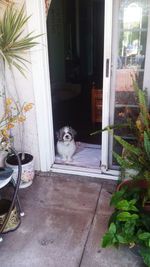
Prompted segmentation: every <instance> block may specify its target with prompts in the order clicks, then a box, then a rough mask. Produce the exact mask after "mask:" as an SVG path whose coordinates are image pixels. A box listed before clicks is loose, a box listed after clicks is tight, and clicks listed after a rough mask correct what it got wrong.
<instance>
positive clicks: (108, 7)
mask: <svg viewBox="0 0 150 267" xmlns="http://www.w3.org/2000/svg"><path fill="white" fill-rule="evenodd" d="M112 1H113V0H105V25H106V28H105V44H107V45H105V49H104V70H106V59H108V58H109V60H110V62H109V64H110V65H109V75H108V77H106V76H105V71H104V87H105V90H104V91H103V101H104V102H103V106H104V107H109V94H110V92H109V87H110V66H111V25H112ZM26 10H27V15H31V14H32V16H31V18H30V20H29V22H28V27H29V31H33V30H34V29H35V32H37V33H38V34H39V33H45V34H43V35H42V36H40V37H39V39H38V40H39V45H38V46H37V48H36V50H37V51H35V48H33V49H32V50H31V65H32V78H33V88H34V89H33V90H34V95H35V107H36V119H37V130H38V141H39V157H40V170H41V171H50V170H52V171H56V172H65V173H74V174H80V175H88V176H93V177H99V178H107V179H114V180H116V179H117V176H118V172H114V171H112V172H111V171H110V170H107V166H108V165H107V164H108V133H107V132H105V133H103V134H102V147H103V148H102V149H103V156H102V165H103V166H104V170H103V173H102V170H99V171H94V170H93V171H92V170H90V169H89V171H88V169H86V170H85V168H79V167H77V168H76V167H73V166H71V167H69V166H68V167H66V166H64V167H63V166H61V168H55V167H56V166H55V165H54V168H51V167H52V165H53V163H54V160H55V149H54V132H53V119H52V99H51V87H50V75H49V61H48V44H47V35H46V33H47V28H46V16H45V3H44V0H41V1H37V0H32V1H31V0H26ZM106 12H110V15H109V16H108V15H107V16H106ZM107 14H108V13H107ZM108 124H109V109H106V108H103V127H105V126H107V125H108ZM105 173H107V175H105Z"/></svg>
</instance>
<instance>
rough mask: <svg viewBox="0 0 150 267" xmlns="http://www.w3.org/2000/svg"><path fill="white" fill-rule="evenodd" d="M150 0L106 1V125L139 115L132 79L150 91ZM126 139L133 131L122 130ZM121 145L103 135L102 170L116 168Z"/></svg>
mask: <svg viewBox="0 0 150 267" xmlns="http://www.w3.org/2000/svg"><path fill="white" fill-rule="evenodd" d="M149 5H150V4H149V1H146V0H135V1H133V0H128V1H126V0H116V1H110V0H106V1H105V44H104V49H105V50H104V78H103V79H104V82H103V84H104V86H103V88H104V89H103V128H104V127H106V126H107V125H112V124H118V123H123V122H124V121H125V119H126V116H132V117H135V118H136V116H137V114H138V110H137V105H136V102H135V98H134V89H133V86H132V78H136V79H137V82H138V85H139V87H140V88H141V89H143V88H147V90H148V94H149V92H150V85H149V84H150V83H149V81H150V80H149V79H150V78H149V73H148V70H149V67H150V62H149V58H150V55H149V54H150V49H148V46H149V39H150V16H149V12H150V11H149ZM116 133H117V134H118V135H120V136H122V137H123V138H124V139H128V140H129V141H131V143H132V142H133V140H132V133H128V132H126V131H125V130H124V129H119V130H118V131H117V132H116ZM113 150H115V151H117V152H120V153H121V147H119V146H118V144H117V143H115V142H114V140H113V137H112V136H109V135H108V133H107V132H104V133H103V136H102V170H104V171H107V170H110V169H115V167H116V166H115V161H113V157H112V151H113Z"/></svg>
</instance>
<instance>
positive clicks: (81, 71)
mask: <svg viewBox="0 0 150 267" xmlns="http://www.w3.org/2000/svg"><path fill="white" fill-rule="evenodd" d="M47 34H48V49H49V64H50V77H51V95H52V110H53V127H54V132H56V131H58V130H59V129H60V128H61V127H63V126H65V125H69V126H71V127H72V128H73V129H75V130H76V132H77V136H76V143H77V153H76V154H75V155H74V160H73V161H72V162H71V163H69V164H70V165H75V166H83V167H90V166H91V167H92V168H93V167H95V168H99V166H100V161H101V135H100V134H97V135H92V136H91V135H90V134H91V133H92V132H95V131H96V130H98V129H101V128H102V88H103V50H104V45H103V44H104V0H103V1H102V0H71V1H70V0H63V1H59V0H52V2H51V6H50V9H49V14H48V18H47ZM56 141H57V140H56V136H55V143H56ZM55 163H58V164H62V162H61V159H60V158H59V157H58V156H57V155H56V158H55Z"/></svg>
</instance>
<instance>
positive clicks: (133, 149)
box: [114, 135, 142, 156]
mask: <svg viewBox="0 0 150 267" xmlns="http://www.w3.org/2000/svg"><path fill="white" fill-rule="evenodd" d="M114 138H115V139H116V141H117V142H118V143H119V144H121V145H122V146H123V148H125V149H126V150H127V151H129V152H130V153H132V154H135V155H137V156H139V155H140V154H141V153H142V150H141V148H139V147H136V146H134V145H131V144H129V143H128V142H127V141H125V140H124V139H123V138H122V137H121V136H118V135H114Z"/></svg>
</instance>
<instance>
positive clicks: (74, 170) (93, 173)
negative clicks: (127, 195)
mask: <svg viewBox="0 0 150 267" xmlns="http://www.w3.org/2000/svg"><path fill="white" fill-rule="evenodd" d="M51 171H52V172H56V173H66V174H74V175H81V176H87V177H93V178H98V179H108V180H115V181H116V180H118V177H119V175H118V172H115V173H114V172H113V173H111V171H106V173H102V171H101V169H92V168H85V167H77V166H68V165H64V164H61V165H60V164H53V166H52V167H51Z"/></svg>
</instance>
